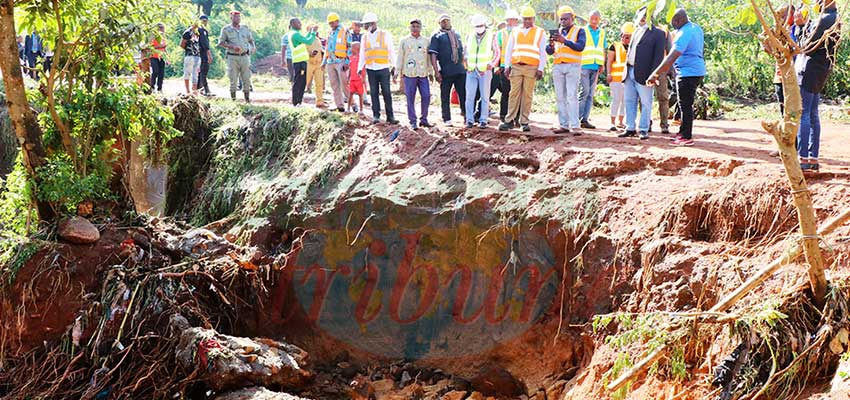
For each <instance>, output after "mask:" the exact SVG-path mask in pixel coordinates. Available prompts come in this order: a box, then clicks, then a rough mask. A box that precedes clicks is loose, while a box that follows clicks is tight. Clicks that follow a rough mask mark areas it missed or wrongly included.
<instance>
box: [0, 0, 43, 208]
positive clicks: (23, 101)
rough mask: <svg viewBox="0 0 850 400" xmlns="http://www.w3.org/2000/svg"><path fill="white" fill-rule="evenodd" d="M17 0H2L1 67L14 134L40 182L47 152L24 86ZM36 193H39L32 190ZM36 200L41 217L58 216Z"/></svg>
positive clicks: (29, 168) (34, 179)
mask: <svg viewBox="0 0 850 400" xmlns="http://www.w3.org/2000/svg"><path fill="white" fill-rule="evenodd" d="M14 3H15V2H14V1H13V0H0V70H2V72H3V84H4V85H5V87H6V105H7V106H8V107H9V117H10V119H11V120H12V126H13V128H14V130H15V137H16V138H17V139H18V144H20V146H21V152H22V154H23V161H24V167H25V168H26V170H27V173H28V174H29V177H30V180H31V182H34V183H35V184H36V185H38V181H39V180H38V176H37V174H36V169H38V168H39V167H41V166H42V165H44V164H45V163H46V162H47V153H46V152H45V150H44V145H43V143H42V140H41V128H40V127H39V126H38V121H37V120H36V118H35V113H33V111H32V109H30V106H29V103H28V102H27V94H26V90H25V89H24V76H23V74H22V73H21V64H20V61H19V59H18V44H17V41H16V35H17V33H16V29H15V13H14V12H15V4H14ZM33 196H34V197H35V196H36V194H35V193H33ZM33 201H35V203H36V206H37V208H38V214H39V217H40V218H41V219H42V220H52V219H53V218H54V217H55V213H54V211H53V209H52V208H51V207H50V204H48V203H47V202H45V201H39V200H38V199H37V197H36V198H33Z"/></svg>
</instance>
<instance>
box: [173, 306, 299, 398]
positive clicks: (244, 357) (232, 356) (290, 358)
mask: <svg viewBox="0 0 850 400" xmlns="http://www.w3.org/2000/svg"><path fill="white" fill-rule="evenodd" d="M172 321H173V322H174V325H173V326H172V332H180V341H179V343H178V345H177V351H176V356H177V360H178V362H179V363H180V364H181V365H182V366H183V367H184V368H186V369H187V370H197V371H198V373H199V378H200V379H201V380H204V381H206V383H207V385H209V386H210V387H211V388H212V389H215V390H227V389H233V388H238V387H243V386H249V385H261V386H275V387H283V388H286V389H298V388H302V387H303V386H304V385H305V384H306V383H307V381H308V380H309V379H310V378H312V375H313V374H312V373H310V372H309V371H308V370H307V369H305V368H306V366H307V353H306V352H305V351H304V350H301V349H300V348H298V347H296V346H293V345H290V344H286V343H282V342H277V341H274V340H271V339H262V338H260V339H248V338H242V337H235V336H228V335H222V334H220V333H218V332H216V331H215V330H212V329H203V328H188V329H180V328H181V327H185V322H184V321H185V319H182V320H181V319H180V318H172Z"/></svg>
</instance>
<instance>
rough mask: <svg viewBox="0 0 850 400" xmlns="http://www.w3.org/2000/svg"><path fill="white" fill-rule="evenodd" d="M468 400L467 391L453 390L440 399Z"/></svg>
mask: <svg viewBox="0 0 850 400" xmlns="http://www.w3.org/2000/svg"><path fill="white" fill-rule="evenodd" d="M465 398H466V391H460V390H452V391H451V392H448V393H446V394H444V395H443V397H440V400H463V399H465Z"/></svg>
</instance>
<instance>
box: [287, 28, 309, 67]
mask: <svg viewBox="0 0 850 400" xmlns="http://www.w3.org/2000/svg"><path fill="white" fill-rule="evenodd" d="M295 32H296V31H290V32H289V41H288V42H287V43H289V46H290V47H291V46H292V35H294V34H295ZM309 59H310V53H308V52H307V45H306V44H304V43H301V44H299V45H298V46H295V47H292V62H294V63H299V62H307V60H309Z"/></svg>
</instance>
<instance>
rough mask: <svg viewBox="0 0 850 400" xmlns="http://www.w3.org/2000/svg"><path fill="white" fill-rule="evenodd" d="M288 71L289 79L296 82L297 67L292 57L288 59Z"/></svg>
mask: <svg viewBox="0 0 850 400" xmlns="http://www.w3.org/2000/svg"><path fill="white" fill-rule="evenodd" d="M286 72H289V81H290V82H295V67H294V66H293V65H292V59H291V58H287V59H286Z"/></svg>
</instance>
